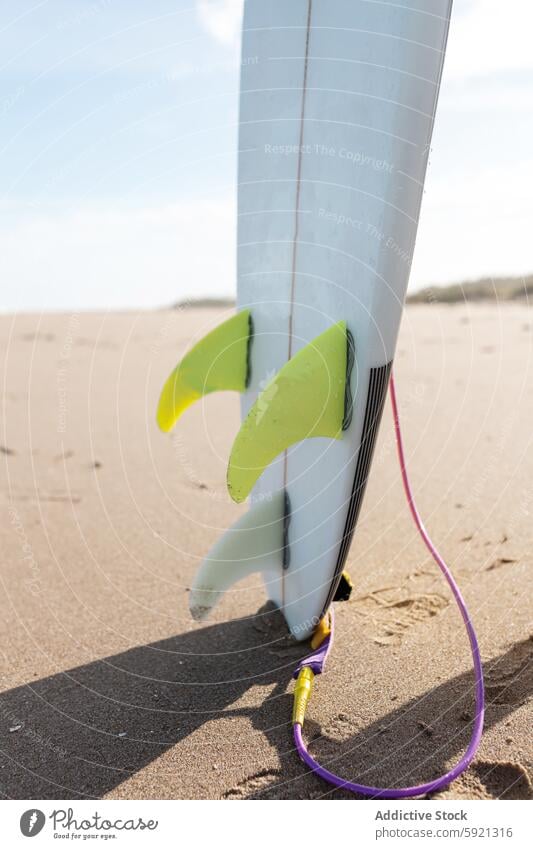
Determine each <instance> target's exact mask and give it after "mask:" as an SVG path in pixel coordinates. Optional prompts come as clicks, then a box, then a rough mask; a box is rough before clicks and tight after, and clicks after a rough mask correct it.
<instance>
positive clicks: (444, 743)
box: [0, 305, 533, 799]
mask: <svg viewBox="0 0 533 849" xmlns="http://www.w3.org/2000/svg"><path fill="white" fill-rule="evenodd" d="M225 315H227V313H223V312H221V311H220V310H218V311H217V310H206V309H201V310H200V309H197V310H192V309H186V310H175V311H160V312H153V313H130V314H108V315H104V314H100V315H95V314H81V315H68V314H66V315H47V316H43V317H36V316H30V315H23V316H19V317H17V318H13V317H11V316H4V317H2V318H0V335H1V341H2V345H1V349H2V352H3V353H2V358H3V363H2V374H3V400H2V404H3V409H2V430H1V433H0V446H1V447H0V469H1V472H0V474H1V478H0V483H1V490H0V504H1V513H2V523H1V534H2V539H1V543H2V549H1V550H2V566H1V579H2V580H1V584H0V608H1V615H0V663H1V667H0V670H1V691H2V693H1V696H0V729H1V737H2V747H1V748H2V750H3V754H2V755H0V792H1V793H2V795H3V796H4V797H6V798H35V799H36V798H72V799H75V798H91V797H96V798H102V797H108V798H121V799H137V798H150V799H152V798H162V799H166V798H216V799H220V798H224V799H241V798H260V799H273V798H298V799H307V798H317V799H319V798H331V797H333V798H342V797H343V796H345V795H346V794H344V793H343V792H341V791H333V790H331V788H329V787H328V786H327V785H325V784H323V783H322V782H321V781H319V780H318V779H316V778H315V777H314V776H313V775H310V774H309V773H308V771H307V770H306V769H305V768H304V766H303V764H302V763H301V762H300V761H299V759H298V757H297V756H296V754H295V752H294V748H293V745H292V740H291V735H290V712H291V696H290V693H291V691H292V683H291V676H292V671H293V669H294V666H295V664H296V662H297V660H298V658H299V657H301V656H302V655H303V654H304V653H305V652H306V648H305V646H302V645H298V644H294V643H292V642H291V641H290V640H288V639H287V635H286V631H285V628H284V626H283V621H282V619H281V616H280V614H279V613H278V612H277V611H275V610H272V608H271V607H270V606H268V605H267V606H266V607H265V594H264V590H263V587H262V585H261V581H260V580H259V579H258V578H251V579H249V580H247V581H246V582H245V583H243V584H242V585H239V586H237V587H236V588H235V589H234V591H233V592H231V593H230V594H229V595H228V596H227V597H226V598H225V599H224V601H223V603H222V604H221V605H220V607H219V608H217V610H216V612H215V614H214V617H213V619H212V620H211V621H209V622H208V623H204V624H196V623H194V622H192V621H191V619H190V617H189V614H188V602H187V589H188V587H189V585H190V582H191V579H192V575H193V574H194V571H195V569H196V567H197V565H198V563H199V561H200V559H201V557H202V556H203V555H204V554H205V552H206V551H207V549H208V548H209V546H210V545H211V544H212V543H213V542H214V540H215V539H216V538H217V537H218V535H219V534H220V533H222V531H223V529H225V528H226V527H227V526H228V525H229V524H231V523H232V522H233V521H234V520H235V519H236V518H237V516H238V515H239V513H240V511H241V510H242V509H243V508H238V507H236V506H235V505H234V504H233V503H232V502H231V501H230V499H229V497H228V495H227V493H226V491H225V484H224V479H225V465H226V460H227V457H228V452H229V449H230V446H231V442H232V438H233V436H234V434H235V433H236V430H237V427H238V422H239V409H238V399H237V397H236V396H234V395H231V394H224V395H219V396H211V397H210V398H209V399H207V400H206V401H205V402H203V403H201V404H199V405H197V406H196V407H195V408H194V409H191V410H190V411H189V412H188V413H187V415H186V416H185V417H184V418H183V419H182V421H181V423H180V426H179V428H178V429H177V430H176V431H175V433H174V434H173V436H170V437H169V436H164V435H162V434H161V433H160V432H159V431H158V430H157V428H156V426H155V424H154V410H155V405H156V401H157V397H158V393H159V389H160V387H161V384H162V382H163V380H164V378H165V377H166V376H167V374H168V372H169V371H170V369H171V368H172V367H173V366H174V365H175V362H176V361H177V359H178V358H179V356H180V354H181V353H182V352H183V351H184V350H185V349H186V347H187V346H188V345H189V343H190V341H191V340H192V339H193V338H195V337H197V336H198V335H199V334H201V333H203V332H204V331H206V330H207V329H208V328H209V327H211V326H213V324H215V323H216V322H218V321H219V320H220V319H221V318H222V317H224V316H225ZM532 354H533V314H532V313H531V310H530V309H528V308H527V307H525V306H519V305H501V306H497V305H475V306H474V305H468V306H466V305H461V306H455V307H444V306H438V305H432V306H425V307H424V306H413V307H409V308H408V309H407V311H406V314H405V317H404V322H403V326H402V331H401V337H400V341H399V346H398V353H397V358H396V367H395V368H396V378H397V385H398V392H399V396H400V401H401V408H402V413H403V423H404V430H405V438H406V443H407V449H408V457H409V464H410V469H411V474H412V478H413V485H414V487H415V490H416V493H417V495H418V500H419V506H420V508H421V510H422V512H423V514H424V516H425V520H426V524H427V526H428V528H429V529H430V531H431V533H432V534H433V536H434V538H435V540H436V541H437V542H438V544H439V546H440V547H441V549H442V551H443V553H444V554H445V556H446V558H447V559H448V560H449V562H450V564H451V566H452V567H453V570H454V573H455V575H456V577H457V578H458V580H459V582H460V584H461V587H462V589H463V591H464V594H465V596H466V599H467V601H468V603H469V604H470V607H471V612H472V616H473V619H474V622H475V625H476V627H477V630H478V635H479V639H480V643H481V648H482V653H483V659H484V662H485V668H486V679H487V695H488V708H487V718H486V730H485V734H484V737H483V742H482V745H481V748H480V750H479V753H478V755H477V757H476V760H475V762H474V764H473V766H472V767H471V769H470V770H469V771H468V773H467V774H466V775H464V776H463V777H462V778H460V779H459V780H458V781H457V782H456V783H455V784H454V785H453V786H452V787H450V788H449V789H448V790H446V791H445V792H443V793H441V794H440V795H441V797H444V798H474V799H477V798H491V797H498V798H500V797H505V798H513V799H514V798H518V799H524V798H531V796H532V785H531V772H530V770H531V766H532V749H533V746H532V738H531V728H532V723H531V709H530V705H528V701H527V700H528V698H529V697H530V695H531V684H532V676H531V669H532V665H531V657H532V654H533V642H532V641H531V564H532V559H533V554H532V552H533V522H532V515H533V451H532V446H531V439H532V430H531V422H532V419H533V380H532V377H533V369H532V362H533V357H532ZM349 570H350V572H351V575H352V578H353V581H354V584H355V590H354V594H353V597H352V600H351V601H350V602H348V603H345V604H339V605H337V641H336V644H335V647H334V651H333V654H332V657H331V660H330V663H329V665H328V669H327V674H326V675H324V676H323V677H322V678H321V679H320V680H318V681H317V685H316V688H315V694H314V697H313V700H312V702H311V705H310V708H309V711H308V722H307V725H306V737H307V739H308V740H309V741H312V743H311V749H312V751H313V752H314V753H315V754H316V755H317V756H319V758H320V759H322V761H323V762H324V763H327V764H329V766H330V767H331V768H333V769H334V770H336V771H338V772H340V773H341V774H342V775H344V776H346V777H350V778H357V779H358V780H362V781H366V782H369V783H377V784H380V783H385V784H388V785H390V784H405V783H407V782H409V783H413V782H420V781H423V780H428V779H430V778H432V777H434V776H435V775H436V774H439V773H441V772H443V771H445V770H446V769H447V768H448V767H449V766H450V765H451V764H452V763H454V762H455V760H456V759H457V758H458V756H459V755H460V753H461V751H462V750H463V749H464V747H465V745H466V743H467V741H468V735H469V731H470V728H471V720H472V708H473V680H472V674H471V660H470V656H469V651H468V645H467V641H466V637H465V633H464V630H463V628H462V625H461V621H460V618H459V615H458V613H457V611H456V609H455V607H454V605H453V603H452V602H451V599H450V593H449V591H448V590H447V588H446V586H445V585H444V583H443V581H442V579H441V578H440V576H439V574H438V573H437V571H436V568H435V567H434V565H433V563H432V562H431V561H430V559H429V558H428V555H427V553H426V551H425V550H424V549H423V547H422V546H421V543H420V541H419V540H418V538H417V536H416V533H415V530H414V528H413V526H412V524H411V521H410V518H409V515H408V512H407V509H406V506H405V501H404V496H403V493H402V490H401V486H400V481H399V476H398V467H397V463H396V457H395V448H394V441H393V436H392V430H391V419H390V410H389V408H388V407H387V410H386V415H385V418H384V421H383V426H382V429H381V434H380V439H379V444H378V447H377V451H376V457H375V462H374V466H373V470H372V476H371V481H370V485H369V489H368V492H367V497H366V500H365V504H364V509H363V513H362V516H361V520H360V524H359V528H358V533H357V535H356V539H355V542H354V545H353V547H352V550H351V552H350V557H349Z"/></svg>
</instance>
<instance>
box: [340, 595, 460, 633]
mask: <svg viewBox="0 0 533 849" xmlns="http://www.w3.org/2000/svg"><path fill="white" fill-rule="evenodd" d="M354 603H355V606H356V609H357V611H358V612H359V613H360V614H361V615H362V616H363V617H364V618H365V619H367V620H368V622H369V623H371V625H372V638H373V640H374V642H375V643H378V645H381V646H390V645H398V644H399V643H400V642H401V641H402V638H403V637H404V636H405V634H406V633H407V632H408V631H409V630H410V629H411V628H413V627H414V626H415V625H418V624H420V623H421V622H425V621H426V620H427V619H432V618H433V617H434V616H437V615H438V614H439V613H441V612H442V611H443V610H444V609H445V608H446V607H447V606H448V601H447V599H446V598H444V596H442V595H439V594H438V593H413V592H407V591H406V590H404V589H402V588H400V587H385V588H384V589H380V590H375V591H374V592H371V593H367V594H366V595H364V596H360V597H359V598H356V599H355V601H354Z"/></svg>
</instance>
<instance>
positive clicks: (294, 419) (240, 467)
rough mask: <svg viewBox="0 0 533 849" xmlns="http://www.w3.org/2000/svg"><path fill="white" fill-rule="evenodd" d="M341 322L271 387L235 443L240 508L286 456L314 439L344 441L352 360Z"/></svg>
mask: <svg viewBox="0 0 533 849" xmlns="http://www.w3.org/2000/svg"><path fill="white" fill-rule="evenodd" d="M347 343H348V336H347V328H346V323H345V322H344V321H340V322H338V323H337V324H334V325H333V326H332V327H330V328H329V329H328V330H326V331H325V333H322V334H321V335H320V336H317V337H316V339H314V340H313V341H312V342H310V343H309V344H308V345H306V347H305V348H302V350H301V351H299V352H298V353H297V354H296V355H295V356H294V357H292V359H290V360H289V361H288V362H287V363H286V364H285V365H284V366H283V368H282V369H281V370H280V371H279V372H278V374H277V375H276V376H275V377H274V378H273V380H272V381H271V382H270V383H269V384H268V385H267V386H266V388H265V389H264V391H263V392H262V393H261V394H260V395H259V397H258V398H257V400H256V402H255V404H254V405H253V407H252V408H251V410H250V412H249V413H248V416H247V417H246V419H245V420H244V422H243V424H242V426H241V429H240V431H239V433H238V434H237V437H236V439H235V442H234V443H233V448H232V451H231V456H230V460H229V465H228V475H227V483H228V490H229V493H230V495H231V497H232V498H233V500H234V501H237V502H238V503H240V502H241V501H244V500H245V499H246V498H247V497H248V495H249V494H250V492H251V490H252V488H253V486H254V484H255V483H256V481H257V480H258V478H259V477H260V476H261V475H262V474H263V472H264V471H265V469H266V468H267V467H268V466H269V465H270V464H271V463H272V462H273V460H275V459H276V457H277V456H278V455H279V454H281V453H282V452H283V451H286V450H287V449H288V448H290V446H291V445H295V444H296V443H297V442H301V441H302V440H304V439H309V438H311V437H316V436H322V437H329V438H331V439H340V438H341V436H342V429H343V421H344V417H345V390H346V372H347V359H348V344H347Z"/></svg>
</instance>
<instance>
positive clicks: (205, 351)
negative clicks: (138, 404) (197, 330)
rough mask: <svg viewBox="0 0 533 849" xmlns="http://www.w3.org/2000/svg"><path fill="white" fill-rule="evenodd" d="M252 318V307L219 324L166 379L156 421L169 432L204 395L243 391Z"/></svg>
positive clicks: (245, 381) (247, 366) (247, 375)
mask: <svg viewBox="0 0 533 849" xmlns="http://www.w3.org/2000/svg"><path fill="white" fill-rule="evenodd" d="M251 338H252V318H251V314H250V311H249V310H242V312H239V313H237V315H234V316H232V318H230V319H228V321H225V322H224V323H223V324H221V325H220V326H219V327H216V328H215V329H214V330H212V331H211V332H210V333H208V334H207V336H204V338H203V339H202V340H201V341H200V342H198V343H197V344H196V345H195V346H194V348H192V349H191V350H190V351H189V352H188V353H187V354H186V355H185V356H184V358H183V359H182V361H181V362H180V363H179V364H178V365H177V366H176V368H175V369H174V371H173V372H172V374H171V375H170V377H169V378H168V380H167V381H166V383H165V385H164V387H163V391H162V392H161V397H160V398H159V405H158V408H157V423H158V425H159V427H160V428H161V430H163V431H165V432H167V431H169V430H171V429H172V428H173V427H174V425H175V424H176V422H177V420H178V419H179V417H180V416H181V415H182V413H183V412H184V411H185V410H186V409H187V407H189V406H190V405H191V404H193V403H194V402H195V401H198V400H199V399H200V398H202V397H203V396H204V395H208V394H209V393H211V392H217V391H223V390H234V391H236V392H244V390H245V389H246V385H247V383H248V379H249V368H250V366H249V363H250V358H249V346H250V343H251Z"/></svg>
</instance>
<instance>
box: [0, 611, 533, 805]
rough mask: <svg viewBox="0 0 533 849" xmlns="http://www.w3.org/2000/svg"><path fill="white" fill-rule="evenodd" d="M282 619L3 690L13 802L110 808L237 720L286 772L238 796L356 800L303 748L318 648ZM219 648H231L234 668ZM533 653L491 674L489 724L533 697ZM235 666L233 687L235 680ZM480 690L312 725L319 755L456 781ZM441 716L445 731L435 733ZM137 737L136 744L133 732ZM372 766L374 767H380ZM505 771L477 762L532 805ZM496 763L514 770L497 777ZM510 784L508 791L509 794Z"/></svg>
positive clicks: (349, 766) (393, 776)
mask: <svg viewBox="0 0 533 849" xmlns="http://www.w3.org/2000/svg"><path fill="white" fill-rule="evenodd" d="M276 617H279V614H277V613H273V612H272V611H271V610H267V609H263V610H262V611H259V613H258V615H257V616H256V617H253V618H252V619H247V620H236V621H233V622H228V623H226V624H222V625H216V626H210V627H206V628H202V629H201V630H195V631H192V632H190V633H186V634H182V635H180V636H176V637H172V638H170V639H166V640H162V641H160V642H157V643H153V644H151V645H146V646H140V647H138V648H134V649H130V650H129V651H125V652H123V653H120V654H117V655H114V656H112V657H107V658H103V659H102V660H98V661H95V662H93V663H88V664H87V665H85V666H79V667H77V668H75V669H70V670H68V671H66V672H62V673H59V674H56V675H51V676H50V677H48V678H43V679H42V680H39V681H34V682H32V683H30V684H27V685H25V686H21V687H17V688H16V689H13V690H9V691H7V692H5V693H3V694H2V695H1V696H0V718H1V720H2V726H3V728H4V729H5V730H6V731H7V730H8V729H9V728H10V727H11V728H16V726H17V725H19V724H20V726H21V727H20V728H19V729H17V730H16V731H14V732H12V733H7V734H4V735H3V743H2V753H1V754H0V764H1V766H2V769H1V770H0V792H1V794H2V795H3V796H4V797H5V798H18V799H28V798H32V799H61V798H63V799H77V798H91V797H93V798H100V797H102V796H103V795H104V794H106V793H108V792H109V791H111V790H112V789H113V788H114V787H116V786H117V785H118V784H120V783H121V782H123V781H125V780H126V779H127V778H128V777H130V776H131V775H133V774H135V773H136V772H137V771H139V770H141V769H142V768H143V767H145V766H146V765H147V764H149V763H151V762H152V761H153V760H155V759H156V758H158V757H159V756H160V755H161V754H163V753H164V752H165V751H166V750H168V749H170V748H171V747H172V746H174V745H175V744H176V743H178V742H179V741H180V740H183V739H184V738H185V737H187V736H188V735H190V734H191V733H193V732H194V731H195V730H196V729H198V728H199V727H200V726H202V725H203V724H204V723H205V722H207V721H212V720H214V719H215V720H216V719H217V718H218V717H220V716H221V715H222V714H224V716H225V717H228V716H242V715H247V716H249V718H250V720H251V722H252V723H253V725H254V727H255V728H256V729H258V730H263V732H264V733H265V735H266V736H267V738H268V740H269V742H270V743H271V745H272V746H274V747H275V748H276V749H277V751H278V752H279V757H280V762H281V768H280V770H279V772H278V771H274V772H265V773H262V772H261V771H259V772H257V773H255V774H253V775H252V774H251V775H250V777H249V779H247V781H245V782H243V783H242V785H240V786H239V787H236V788H234V789H233V790H231V791H230V792H226V794H225V795H226V797H229V798H243V797H248V798H249V797H256V798H310V797H314V796H318V795H323V794H328V795H334V796H335V797H337V798H342V797H343V796H345V795H347V794H344V793H343V792H342V791H334V792H333V793H332V794H330V793H329V790H328V787H327V786H325V785H324V784H323V783H322V782H320V781H319V780H318V779H316V778H315V776H313V775H312V774H309V772H308V771H307V769H306V768H305V767H304V765H303V764H302V763H301V762H300V761H299V759H298V757H297V756H296V754H295V752H294V750H293V746H292V738H291V735H290V724H289V719H290V711H291V704H292V699H291V696H290V688H289V682H290V679H291V675H292V671H293V669H294V667H295V665H296V663H297V660H298V659H299V657H301V656H302V655H303V654H305V653H306V648H305V647H302V646H299V645H292V647H291V646H290V645H287V639H286V637H285V636H282V637H280V636H279V634H280V629H279V623H278V622H277V621H274V625H272V620H276ZM279 619H281V617H279ZM214 646H219V647H223V653H224V662H223V663H220V660H221V657H220V656H219V655H218V656H217V654H215V653H214V648H213V647H214ZM243 646H246V649H245V650H243ZM532 649H533V644H532V643H531V641H525V642H523V643H519V644H517V645H515V646H513V647H512V648H510V649H509V651H507V652H506V653H505V654H502V655H501V656H499V657H498V658H496V659H494V660H493V661H491V662H490V663H489V664H487V665H486V679H487V697H488V701H489V702H490V706H489V709H488V711H487V720H486V727H488V726H491V725H494V724H496V723H499V722H502V721H504V720H505V718H506V717H507V716H508V715H509V714H511V713H512V712H513V711H514V710H516V708H517V707H518V706H519V705H521V704H523V703H524V701H525V700H526V699H527V697H528V696H529V695H530V694H531V691H532V689H533V687H532V684H533V681H532V674H531V673H532V668H533V665H532V664H531V656H532ZM220 650H222V648H221V649H220ZM215 651H216V649H215ZM228 653H229V654H231V662H228V656H227V655H228ZM228 668H231V670H232V673H231V680H224V674H223V673H224V670H227V669H228ZM226 677H227V673H226ZM265 684H275V688H274V690H273V692H272V693H271V694H270V696H269V697H268V699H266V700H265V702H264V703H263V704H262V705H261V707H260V708H258V709H254V710H250V709H247V708H237V709H235V708H231V707H229V706H231V705H233V704H235V702H237V701H238V699H239V698H240V697H242V696H243V694H245V693H246V692H247V691H248V690H249V688H250V687H251V686H256V685H265ZM472 690H473V678H472V675H471V674H463V675H459V676H457V677H456V678H453V679H451V680H449V681H447V682H446V683H444V684H442V685H440V686H439V687H436V688H434V689H432V690H431V691H428V693H426V694H425V695H424V696H423V697H421V698H417V699H414V700H413V701H411V702H409V703H407V704H403V705H401V706H398V707H396V708H395V709H394V710H393V711H391V712H390V713H389V714H388V715H386V716H382V717H380V718H379V720H377V721H376V722H375V723H372V724H371V725H369V726H367V727H366V728H363V729H357V728H356V727H355V725H353V724H350V722H351V721H350V720H349V719H348V718H347V717H343V715H341V716H340V717H337V718H336V719H335V720H333V722H332V724H331V726H330V727H328V728H327V729H326V731H325V732H323V731H321V729H320V728H319V727H318V726H317V725H316V723H313V722H311V721H309V723H308V724H306V736H307V738H308V740H310V741H312V750H313V752H314V753H315V754H316V755H317V756H319V758H321V759H322V761H323V762H324V763H325V764H328V765H329V766H330V767H331V768H332V769H333V770H337V771H338V772H339V773H340V774H341V775H346V776H349V777H355V776H357V778H358V779H359V780H362V781H365V782H368V783H372V782H375V783H378V784H380V783H383V782H384V781H385V782H387V783H389V784H390V783H392V782H393V781H394V782H395V783H396V784H405V783H409V784H412V783H415V782H416V783H418V782H420V781H422V780H427V779H428V778H430V777H434V776H435V775H437V774H440V773H441V772H444V771H445V769H446V768H447V762H448V760H449V759H450V758H455V757H457V755H458V754H459V753H460V752H461V751H462V750H463V749H464V747H465V745H466V744H467V742H468V736H469V732H470V729H471V719H472V717H471V713H470V712H471V710H472V700H473V696H472ZM206 703H208V705H209V711H206V710H205V706H206ZM450 706H451V707H450ZM435 717H439V724H438V726H436V727H435V728H434V727H433V726H432V722H433V721H434V719H435ZM124 732H126V736H119V735H120V734H124ZM414 753H416V754H414ZM369 764H373V765H374V766H373V767H372V768H370V769H369V766H368V765H369ZM413 766H415V768H413ZM503 766H507V767H509V770H510V771H509V770H508V773H509V774H508V779H506V778H505V776H502V774H501V767H502V764H499V765H492V767H493V768H492V769H491V765H490V764H485V765H483V764H481V765H480V764H477V765H474V768H473V775H474V776H475V775H478V777H479V778H480V780H481V781H482V782H484V786H485V787H487V788H488V789H489V792H490V793H491V795H508V796H509V797H513V798H525V797H527V796H528V795H530V792H531V788H530V785H529V784H528V782H527V779H525V778H524V777H523V776H522V777H521V776H520V775H517V774H516V773H515V772H513V769H512V768H511V766H512V765H509V764H507V765H503ZM485 767H486V769H485ZM496 767H498V768H500V772H499V773H498V774H497V775H496V776H494V770H495V769H496ZM476 770H477V773H476ZM480 770H481V772H480ZM484 775H486V776H489V778H488V779H487V780H485V779H484V778H483V776H484ZM490 775H492V776H493V778H492V779H490ZM522 779H523V780H522ZM490 781H492V785H493V786H492V785H491V783H490ZM502 781H503V783H504V785H505V782H506V781H507V787H505V786H504V787H503V788H502V786H501V784H502Z"/></svg>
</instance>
